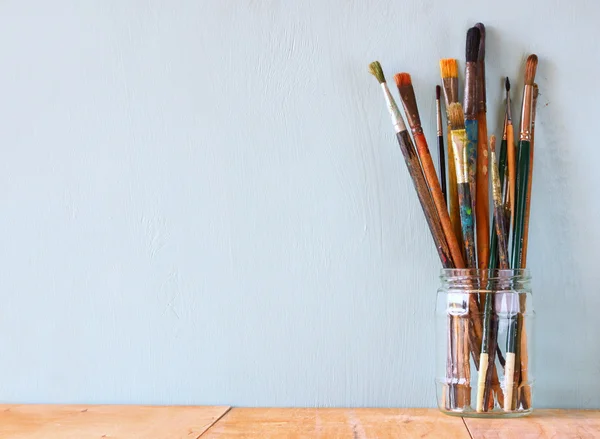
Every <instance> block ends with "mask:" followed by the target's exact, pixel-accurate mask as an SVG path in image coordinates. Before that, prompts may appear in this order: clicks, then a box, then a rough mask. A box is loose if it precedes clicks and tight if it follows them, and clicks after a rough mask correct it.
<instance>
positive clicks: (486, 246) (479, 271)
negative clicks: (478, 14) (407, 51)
mask: <svg viewBox="0 0 600 439" xmlns="http://www.w3.org/2000/svg"><path fill="white" fill-rule="evenodd" d="M536 68H537V56H536V55H530V56H529V57H528V58H527V61H526V65H525V69H524V91H523V100H522V106H521V115H520V116H521V120H520V126H519V139H518V144H515V139H514V133H513V119H512V110H511V99H510V82H509V80H508V78H506V79H505V85H506V99H505V101H504V99H502V101H504V104H503V112H504V115H505V117H504V124H503V127H500V129H501V130H502V131H501V138H502V140H501V142H500V145H499V151H498V152H497V148H496V137H495V136H494V135H490V137H489V139H488V132H489V131H488V124H487V116H486V114H487V102H486V77H485V27H484V26H483V25H482V24H481V23H479V24H477V25H476V26H474V27H472V28H471V29H469V30H468V32H467V38H466V57H465V65H464V87H463V92H462V104H461V103H460V101H459V89H460V87H459V74H458V71H459V68H458V60H457V59H442V60H440V69H441V86H440V85H436V95H435V96H436V110H437V133H436V137H437V139H436V140H437V142H436V144H437V155H438V160H437V163H438V169H437V170H436V168H435V164H434V160H433V158H432V154H431V152H430V149H429V146H428V143H427V140H426V137H425V132H424V131H423V128H422V126H421V120H420V116H419V110H418V107H417V99H416V94H415V90H414V88H413V84H412V79H411V76H410V75H409V74H408V73H398V74H396V75H394V80H395V82H396V85H397V87H398V93H399V96H400V99H401V101H402V106H403V107H404V113H405V115H406V120H407V122H408V128H407V125H406V124H405V122H404V118H403V117H402V115H401V113H400V110H399V108H398V106H397V104H396V102H395V100H394V98H393V96H392V93H391V92H390V90H389V88H388V85H387V83H386V79H385V76H384V74H383V71H382V68H381V65H380V63H379V62H378V61H375V62H373V63H371V64H370V65H369V69H370V72H371V73H372V74H373V75H374V76H375V78H376V79H377V80H378V82H379V84H380V85H381V87H382V89H383V95H384V98H385V102H386V105H387V108H388V110H389V113H390V115H391V118H392V125H393V127H394V129H395V131H396V136H397V139H398V143H399V145H400V150H401V151H402V155H403V156H404V160H405V162H406V165H407V168H408V172H409V174H410V177H411V179H412V181H413V183H414V187H415V190H416V192H417V196H418V199H419V202H420V204H421V207H422V209H423V213H424V214H425V220H426V221H427V225H428V227H429V229H430V231H431V235H432V237H433V241H434V244H435V247H436V249H437V252H438V254H439V257H440V260H441V262H442V267H443V269H444V270H443V272H442V273H443V275H442V277H443V288H442V289H441V291H442V292H443V293H445V296H444V301H443V303H444V306H443V313H442V314H443V317H444V320H443V324H442V326H443V328H444V334H443V337H440V338H443V347H444V349H445V351H444V353H443V355H439V357H440V358H442V357H443V358H444V362H445V363H444V366H443V377H442V378H440V379H438V383H439V385H440V387H439V389H438V400H439V404H440V408H441V409H442V410H444V411H446V412H458V413H462V414H469V413H470V412H472V413H480V414H495V415H497V414H498V413H507V414H511V415H515V414H519V413H527V412H529V411H531V381H532V380H531V374H530V373H529V372H530V371H529V368H528V359H529V356H528V352H527V349H528V344H527V334H526V332H528V331H527V330H528V329H529V332H530V328H528V325H527V324H526V323H527V316H528V315H529V314H530V313H531V310H530V309H528V303H527V297H528V293H529V292H530V291H529V276H528V274H527V270H526V258H527V248H528V245H527V244H528V229H529V212H530V203H531V196H530V195H531V187H532V169H533V134H534V133H533V130H534V120H535V106H536V105H535V104H536V100H537V95H538V89H537V85H536V84H535V83H534V78H535V73H536ZM432 90H433V85H432ZM432 97H433V94H432ZM443 107H445V115H446V118H447V125H446V129H445V131H446V132H445V133H444V127H443V116H444V115H443V111H442V108H443ZM411 134H412V138H411ZM434 154H435V152H434ZM446 167H447V169H446ZM490 194H491V200H490ZM438 302H439V300H438Z"/></svg>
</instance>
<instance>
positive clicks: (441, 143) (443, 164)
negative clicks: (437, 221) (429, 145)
mask: <svg viewBox="0 0 600 439" xmlns="http://www.w3.org/2000/svg"><path fill="white" fill-rule="evenodd" d="M438 156H439V164H440V184H441V186H442V194H443V195H444V201H445V202H446V206H447V205H448V193H447V192H446V153H445V152H444V136H438Z"/></svg>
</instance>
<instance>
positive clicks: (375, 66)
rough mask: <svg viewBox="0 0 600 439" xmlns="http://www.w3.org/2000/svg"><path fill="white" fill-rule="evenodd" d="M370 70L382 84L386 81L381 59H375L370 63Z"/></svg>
mask: <svg viewBox="0 0 600 439" xmlns="http://www.w3.org/2000/svg"><path fill="white" fill-rule="evenodd" d="M369 72H370V73H371V75H373V76H375V78H377V80H378V81H379V83H380V84H383V83H384V82H385V76H384V75H383V70H382V68H381V64H380V63H379V61H373V62H372V63H371V64H369Z"/></svg>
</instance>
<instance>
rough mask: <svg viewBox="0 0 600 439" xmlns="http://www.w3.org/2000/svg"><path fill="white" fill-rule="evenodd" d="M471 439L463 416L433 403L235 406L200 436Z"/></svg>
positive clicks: (295, 438) (284, 438) (323, 438)
mask: <svg viewBox="0 0 600 439" xmlns="http://www.w3.org/2000/svg"><path fill="white" fill-rule="evenodd" d="M417 437H431V438H438V437H443V438H445V439H469V433H468V432H467V429H466V427H465V425H464V423H463V421H462V419H461V418H454V417H450V416H446V415H443V414H442V413H440V412H439V411H438V410H434V409H277V408H267V409H259V408H234V409H231V410H230V411H229V412H228V413H227V414H226V415H225V416H224V417H223V418H222V419H221V420H220V421H219V422H217V423H215V425H213V426H212V427H211V428H210V429H209V430H208V431H207V432H206V433H204V434H203V435H202V439H216V438H221V439H223V438H232V439H240V438H248V439H250V438H257V439H258V438H260V439H305V438H306V439H317V438H321V439H335V438H353V439H371V438H373V439H374V438H380V439H382V438H417Z"/></svg>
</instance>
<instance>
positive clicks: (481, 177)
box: [475, 23, 490, 269]
mask: <svg viewBox="0 0 600 439" xmlns="http://www.w3.org/2000/svg"><path fill="white" fill-rule="evenodd" d="M475 27H476V28H477V29H479V34H480V40H479V50H478V55H477V80H476V89H477V174H476V185H477V193H476V195H475V198H476V200H477V203H476V205H475V224H476V225H477V261H478V264H479V268H480V269H486V268H487V265H488V258H489V250H490V249H489V244H490V243H489V239H490V212H489V209H490V198H489V187H488V144H487V142H488V139H487V136H488V133H487V117H486V110H487V109H486V91H485V26H484V25H483V24H482V23H477V24H476V25H475Z"/></svg>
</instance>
